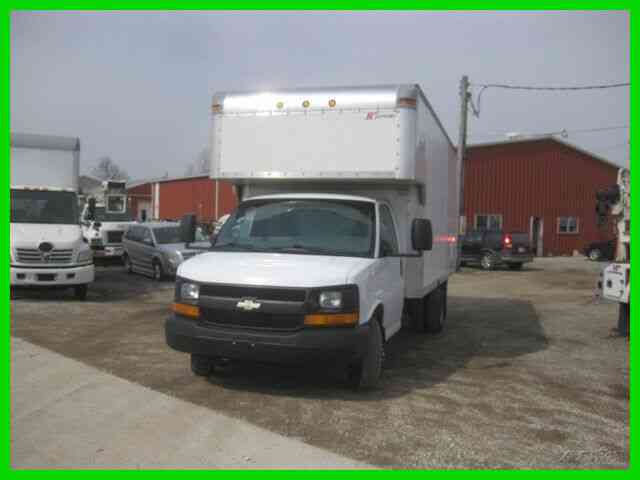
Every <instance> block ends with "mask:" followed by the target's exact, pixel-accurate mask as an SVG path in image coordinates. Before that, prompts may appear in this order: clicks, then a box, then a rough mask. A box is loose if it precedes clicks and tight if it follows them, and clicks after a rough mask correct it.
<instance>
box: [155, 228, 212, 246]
mask: <svg viewBox="0 0 640 480" xmlns="http://www.w3.org/2000/svg"><path fill="white" fill-rule="evenodd" d="M153 235H154V236H155V237H156V243H157V244H158V245H163V244H168V243H183V242H182V237H181V235H180V227H179V226H167V227H156V228H154V229H153ZM195 241H196V242H208V241H209V239H208V238H207V236H206V235H205V234H204V233H203V232H202V229H201V228H200V227H198V228H196V238H195Z"/></svg>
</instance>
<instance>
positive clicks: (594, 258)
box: [589, 248, 602, 262]
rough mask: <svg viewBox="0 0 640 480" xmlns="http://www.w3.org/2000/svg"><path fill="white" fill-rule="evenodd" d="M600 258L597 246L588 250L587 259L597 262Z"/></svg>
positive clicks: (600, 254)
mask: <svg viewBox="0 0 640 480" xmlns="http://www.w3.org/2000/svg"><path fill="white" fill-rule="evenodd" d="M601 258H602V252H601V251H600V250H598V249H597V248H594V249H593V250H591V251H590V252H589V260H591V261H594V262H597V261H598V260H600V259H601Z"/></svg>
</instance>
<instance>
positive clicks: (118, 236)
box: [107, 230, 124, 243]
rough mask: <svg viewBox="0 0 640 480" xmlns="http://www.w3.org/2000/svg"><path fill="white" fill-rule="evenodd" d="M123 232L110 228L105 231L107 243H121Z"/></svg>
mask: <svg viewBox="0 0 640 480" xmlns="http://www.w3.org/2000/svg"><path fill="white" fill-rule="evenodd" d="M123 234H124V232H123V231H121V230H112V231H110V232H107V243H122V235H123Z"/></svg>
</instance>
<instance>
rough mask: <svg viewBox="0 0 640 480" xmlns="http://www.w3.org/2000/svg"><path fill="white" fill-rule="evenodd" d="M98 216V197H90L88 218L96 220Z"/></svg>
mask: <svg viewBox="0 0 640 480" xmlns="http://www.w3.org/2000/svg"><path fill="white" fill-rule="evenodd" d="M95 218H96V199H95V198H93V197H91V198H90V199H89V208H88V209H87V220H95Z"/></svg>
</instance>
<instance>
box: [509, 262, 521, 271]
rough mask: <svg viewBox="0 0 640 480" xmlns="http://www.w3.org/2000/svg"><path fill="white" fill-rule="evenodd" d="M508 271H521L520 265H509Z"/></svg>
mask: <svg viewBox="0 0 640 480" xmlns="http://www.w3.org/2000/svg"><path fill="white" fill-rule="evenodd" d="M509 270H522V263H510V264H509Z"/></svg>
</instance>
